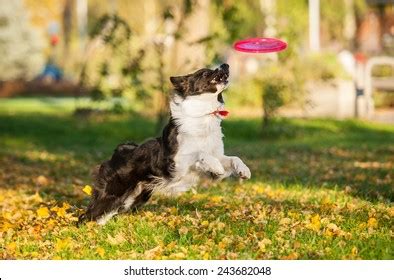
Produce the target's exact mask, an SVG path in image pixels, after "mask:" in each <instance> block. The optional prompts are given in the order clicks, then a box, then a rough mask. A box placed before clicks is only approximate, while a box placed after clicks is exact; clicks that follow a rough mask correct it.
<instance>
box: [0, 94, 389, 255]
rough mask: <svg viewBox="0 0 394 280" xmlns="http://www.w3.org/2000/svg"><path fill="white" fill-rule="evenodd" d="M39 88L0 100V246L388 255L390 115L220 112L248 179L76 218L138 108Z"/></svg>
mask: <svg viewBox="0 0 394 280" xmlns="http://www.w3.org/2000/svg"><path fill="white" fill-rule="evenodd" d="M67 102H68V101H65V102H57V100H54V102H46V101H45V100H43V99H27V100H26V99H25V100H23V99H17V100H1V101H0V208H1V213H2V214H1V216H0V219H1V220H0V225H1V229H0V258H3V259H393V257H394V256H393V252H394V248H393V247H394V246H393V242H392V238H393V222H392V221H393V216H394V208H393V204H392V202H393V200H394V196H393V193H394V192H393V185H394V183H393V179H394V172H393V165H394V127H393V126H389V125H379V124H374V123H368V122H363V121H356V120H347V121H335V120H328V119H324V120H301V119H295V120H277V121H275V122H274V123H273V124H272V125H271V127H269V128H268V129H265V130H264V131H262V130H261V124H260V120H258V119H237V118H230V119H228V120H226V121H224V124H223V126H224V133H225V135H226V138H225V146H226V151H227V154H229V155H232V154H235V155H239V156H240V157H241V158H242V159H244V160H245V162H246V163H247V164H248V165H249V166H250V167H251V170H252V179H251V180H249V181H246V182H240V181H237V180H231V179H230V180H226V181H223V182H220V183H212V182H202V183H201V184H200V185H199V186H198V187H197V188H196V189H195V190H193V191H190V192H188V193H185V194H183V195H181V196H179V197H177V198H169V197H161V196H155V197H154V198H153V199H152V200H151V201H150V203H149V204H148V205H146V206H145V207H143V208H142V209H141V210H140V211H139V212H137V213H134V214H128V215H121V216H118V217H116V218H115V219H112V220H111V221H110V222H109V223H108V224H106V225H105V226H103V227H100V226H97V225H96V224H95V223H88V224H86V225H84V226H82V227H81V228H76V227H75V226H74V221H75V217H76V216H77V215H78V213H79V212H80V211H81V209H82V208H83V207H84V206H85V205H86V204H87V202H88V195H87V194H85V193H84V192H83V191H82V189H83V188H84V186H85V185H89V184H91V179H90V170H91V169H92V167H93V166H95V165H96V164H97V163H99V162H101V161H103V160H104V159H107V158H108V157H109V156H110V155H111V152H112V150H113V148H114V147H115V146H116V145H117V144H118V143H120V142H122V141H126V140H134V141H139V142H140V141H143V139H145V138H147V137H152V136H154V135H155V133H154V127H155V126H154V123H153V121H152V120H150V119H147V118H142V117H139V116H136V115H133V116H130V115H117V116H116V115H112V116H111V115H107V116H95V117H92V118H88V119H86V118H76V117H73V116H72V115H71V108H72V106H71V105H70V104H71V103H70V104H68V103H67Z"/></svg>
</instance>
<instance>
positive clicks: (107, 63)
mask: <svg viewBox="0 0 394 280" xmlns="http://www.w3.org/2000/svg"><path fill="white" fill-rule="evenodd" d="M131 36H132V32H131V29H130V26H129V25H128V23H127V22H126V21H125V20H124V19H122V18H120V17H119V16H118V15H113V14H111V15H108V14H106V15H103V16H102V17H100V18H99V19H98V20H97V22H96V24H95V25H94V26H93V27H92V31H91V42H95V41H100V42H102V43H103V44H104V49H101V50H100V52H99V54H98V55H97V56H95V57H94V59H89V60H86V62H85V65H83V66H82V71H81V75H80V84H81V85H82V86H84V87H86V88H90V96H91V98H92V100H93V101H103V100H105V99H111V98H112V97H119V96H126V97H127V98H130V99H134V100H139V101H141V100H145V101H146V99H147V97H148V94H147V92H146V90H147V89H146V87H144V86H143V82H142V74H143V71H142V60H143V58H144V56H145V52H144V51H143V50H139V51H137V52H136V53H135V54H134V55H133V54H132V53H131V50H130V41H131ZM90 63H92V64H93V63H96V65H95V66H96V68H94V66H92V65H89V64H90ZM92 69H95V70H96V71H94V70H92ZM114 80H116V81H115V82H114ZM113 106H114V108H113V110H115V111H116V112H121V111H122V110H120V104H119V103H114V104H113Z"/></svg>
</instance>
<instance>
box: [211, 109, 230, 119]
mask: <svg viewBox="0 0 394 280" xmlns="http://www.w3.org/2000/svg"><path fill="white" fill-rule="evenodd" d="M213 114H214V115H217V116H220V117H223V118H225V117H227V116H228V114H230V112H229V111H226V110H216V111H214V112H213Z"/></svg>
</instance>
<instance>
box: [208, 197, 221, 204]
mask: <svg viewBox="0 0 394 280" xmlns="http://www.w3.org/2000/svg"><path fill="white" fill-rule="evenodd" d="M209 200H210V201H211V202H213V203H219V202H221V201H222V200H223V196H219V195H215V196H212V197H211V198H210V199H209Z"/></svg>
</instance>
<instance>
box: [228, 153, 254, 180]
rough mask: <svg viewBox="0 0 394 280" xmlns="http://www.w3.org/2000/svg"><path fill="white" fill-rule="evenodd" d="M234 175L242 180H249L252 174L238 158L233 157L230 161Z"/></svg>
mask: <svg viewBox="0 0 394 280" xmlns="http://www.w3.org/2000/svg"><path fill="white" fill-rule="evenodd" d="M232 164H233V168H234V173H236V175H237V176H239V177H240V178H242V179H250V177H251V176H252V174H251V173H250V169H249V167H247V166H246V164H245V163H243V161H242V160H241V159H240V158H237V157H234V158H233V159H232Z"/></svg>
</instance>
